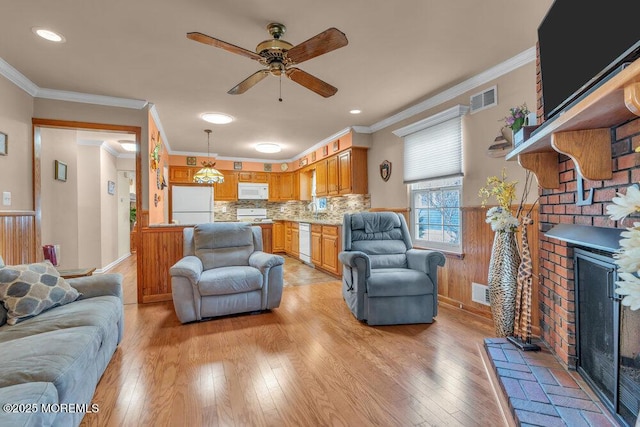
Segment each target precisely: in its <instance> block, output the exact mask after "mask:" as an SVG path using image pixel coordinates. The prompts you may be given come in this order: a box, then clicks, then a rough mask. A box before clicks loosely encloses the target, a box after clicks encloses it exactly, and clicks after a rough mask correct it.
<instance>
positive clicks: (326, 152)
mask: <svg viewBox="0 0 640 427" xmlns="http://www.w3.org/2000/svg"><path fill="white" fill-rule="evenodd" d="M327 154H329V146H328V145H325V146H324V147H322V155H323V156H326V155H327Z"/></svg>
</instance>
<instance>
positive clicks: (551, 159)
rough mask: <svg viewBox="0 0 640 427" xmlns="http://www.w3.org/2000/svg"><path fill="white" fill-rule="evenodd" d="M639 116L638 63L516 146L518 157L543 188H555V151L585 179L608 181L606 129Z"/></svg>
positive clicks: (513, 153) (608, 139)
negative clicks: (565, 156)
mask: <svg viewBox="0 0 640 427" xmlns="http://www.w3.org/2000/svg"><path fill="white" fill-rule="evenodd" d="M637 116H640V59H638V60H636V61H634V62H633V63H632V64H631V65H629V66H628V67H627V68H625V69H624V70H622V71H621V72H620V73H618V74H617V75H615V76H614V77H612V78H611V79H610V80H608V81H606V82H605V83H603V84H602V85H601V86H600V87H598V88H597V89H595V90H594V91H593V92H591V93H590V94H589V95H587V96H586V97H584V98H583V99H582V100H580V101H579V102H578V103H577V104H576V105H574V106H573V107H571V108H570V109H568V110H567V111H565V112H564V113H562V115H561V116H560V117H557V118H556V119H555V120H554V121H553V122H552V123H549V124H548V125H547V126H546V127H545V128H544V129H542V130H540V131H539V132H538V133H536V134H535V135H533V136H532V137H531V138H529V139H528V140H527V141H526V142H524V143H523V144H522V145H520V146H518V147H516V148H515V149H514V150H512V151H511V152H510V153H509V154H507V160H512V159H516V158H517V159H518V162H519V163H520V165H521V166H522V167H523V168H525V169H528V170H530V171H531V172H533V173H534V174H535V175H536V177H537V178H538V184H539V185H540V186H541V187H542V188H558V187H559V186H560V180H559V176H558V153H562V154H566V155H567V156H569V157H570V158H571V159H572V160H573V161H574V163H575V165H576V168H577V170H578V171H579V172H580V173H581V175H582V176H583V177H584V178H585V179H589V180H604V179H609V178H611V136H610V128H611V127H612V126H615V125H618V124H620V123H623V122H625V121H627V120H631V119H633V118H635V117H637Z"/></svg>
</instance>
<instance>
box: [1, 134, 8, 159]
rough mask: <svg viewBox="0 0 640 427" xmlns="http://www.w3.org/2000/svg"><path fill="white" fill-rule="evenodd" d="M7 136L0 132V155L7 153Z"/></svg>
mask: <svg viewBox="0 0 640 427" xmlns="http://www.w3.org/2000/svg"><path fill="white" fill-rule="evenodd" d="M8 139H9V137H8V136H7V134H6V133H2V132H0V156H6V155H7V148H8V147H7V144H8V143H9V142H8Z"/></svg>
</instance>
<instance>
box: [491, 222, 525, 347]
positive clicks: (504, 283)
mask: <svg viewBox="0 0 640 427" xmlns="http://www.w3.org/2000/svg"><path fill="white" fill-rule="evenodd" d="M519 266H520V254H519V253H518V244H517V242H516V236H515V233H514V232H509V231H497V232H496V234H495V237H494V239H493V248H492V250H491V261H490V262H489V303H490V304H491V314H492V315H493V324H494V327H495V330H496V335H497V336H498V337H507V336H511V335H513V323H514V319H515V306H516V292H517V285H518V267H519Z"/></svg>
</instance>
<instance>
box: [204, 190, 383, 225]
mask: <svg viewBox="0 0 640 427" xmlns="http://www.w3.org/2000/svg"><path fill="white" fill-rule="evenodd" d="M370 207H371V197H370V196H369V195H368V194H364V195H363V194H353V195H348V196H339V197H327V209H326V210H325V211H321V212H318V213H317V216H316V213H315V212H314V211H313V210H312V209H311V203H310V202H305V201H298V200H296V201H290V202H268V201H266V200H239V201H237V202H214V207H213V210H214V215H215V219H216V221H235V220H236V213H237V209H239V208H240V209H256V208H262V209H264V208H266V209H267V217H268V218H271V219H295V220H305V219H306V220H312V219H317V220H321V221H337V222H339V221H342V216H343V215H344V214H345V213H351V212H362V211H366V210H368V209H369V208H370Z"/></svg>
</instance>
